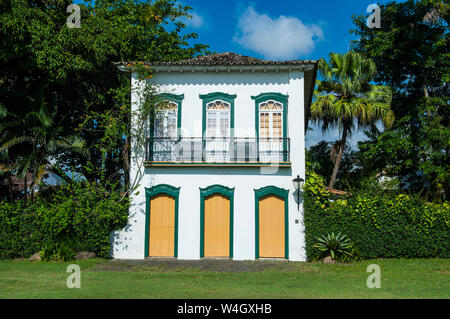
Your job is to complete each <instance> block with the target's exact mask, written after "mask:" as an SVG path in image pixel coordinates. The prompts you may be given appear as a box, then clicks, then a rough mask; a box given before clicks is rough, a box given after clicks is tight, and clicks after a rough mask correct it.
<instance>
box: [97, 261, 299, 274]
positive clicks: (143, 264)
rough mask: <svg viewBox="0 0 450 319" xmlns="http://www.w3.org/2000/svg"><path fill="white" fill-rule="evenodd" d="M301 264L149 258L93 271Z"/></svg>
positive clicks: (277, 267) (227, 269)
mask: <svg viewBox="0 0 450 319" xmlns="http://www.w3.org/2000/svg"><path fill="white" fill-rule="evenodd" d="M300 264H304V263H299V262H289V261H286V260H255V261H240V260H229V259H208V258H206V259H201V260H179V259H160V258H157V259H156V258H155V259H154V258H149V259H144V260H134V259H133V260H119V259H113V260H107V261H105V262H102V263H99V264H97V265H96V266H95V267H93V268H92V270H93V271H136V270H140V269H142V270H144V269H148V268H151V269H155V270H159V271H169V270H171V271H172V270H183V269H186V268H190V269H196V270H200V271H214V272H258V271H264V270H270V269H272V270H293V269H294V268H298V266H299V265H300Z"/></svg>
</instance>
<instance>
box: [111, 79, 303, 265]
mask: <svg viewBox="0 0 450 319" xmlns="http://www.w3.org/2000/svg"><path fill="white" fill-rule="evenodd" d="M303 81H304V79H303V73H302V72H300V71H291V72H288V71H283V72H274V71H273V72H217V73H216V72H204V73H201V72H195V73H187V72H184V73H157V74H155V75H154V77H153V79H152V83H153V84H156V85H157V86H158V87H159V91H160V92H167V93H174V94H184V100H183V102H182V136H193V137H201V136H202V100H201V99H200V98H199V95H200V94H208V93H212V92H222V93H228V94H236V95H237V97H236V99H235V119H234V123H235V124H234V125H235V132H234V136H236V137H255V123H254V121H255V114H254V112H255V101H254V100H252V99H251V96H256V95H258V94H260V93H267V92H277V93H282V94H287V95H288V96H289V100H288V117H287V118H288V137H289V138H290V160H291V162H292V166H291V167H290V168H258V167H147V168H145V173H144V174H141V179H140V182H139V185H140V186H139V188H138V190H137V191H135V192H134V193H133V194H132V204H131V208H130V219H129V225H128V226H127V227H126V228H125V229H124V230H122V231H119V232H115V233H114V234H112V240H113V246H112V256H113V257H114V258H128V259H142V258H144V246H145V238H146V236H145V188H149V187H151V186H155V185H158V184H169V185H172V186H175V187H181V188H180V195H179V220H178V222H179V232H178V258H179V259H199V258H200V191H199V188H205V187H207V186H210V185H213V184H220V185H223V186H227V187H230V188H233V187H234V226H233V227H234V253H233V258H234V259H236V260H249V259H250V260H251V259H254V258H255V199H254V197H255V196H254V189H258V188H261V187H265V186H268V185H273V186H277V187H280V188H283V189H288V190H289V259H290V260H296V261H304V260H306V255H305V250H304V232H303V221H302V211H303V208H302V205H300V211H298V209H297V202H296V195H294V189H293V184H292V180H293V179H294V178H295V177H296V176H297V175H300V177H303V178H305V151H304V150H305V139H304V131H305V128H304V90H303V87H304V82H303ZM132 85H133V86H136V85H142V83H141V82H139V81H137V80H136V76H135V75H134V74H133V76H132ZM138 91H139V90H136V91H135V92H133V94H132V102H136V101H138ZM134 108H136V105H134ZM142 160H143V156H142V154H136V153H133V156H132V163H131V164H132V165H131V173H130V174H131V179H134V178H135V177H136V176H137V175H139V174H137V172H138V171H139V169H140V168H141V169H144V168H143V167H142V165H140V163H141V162H142Z"/></svg>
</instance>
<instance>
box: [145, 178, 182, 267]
mask: <svg viewBox="0 0 450 319" xmlns="http://www.w3.org/2000/svg"><path fill="white" fill-rule="evenodd" d="M159 194H166V195H169V196H171V197H173V198H174V199H175V230H174V236H175V238H174V249H173V252H174V256H173V257H175V258H176V257H178V199H179V195H180V187H174V186H171V185H167V184H159V185H156V186H152V187H150V188H147V187H146V188H145V245H144V249H145V251H144V257H145V258H147V257H148V256H149V251H148V249H149V239H150V214H151V212H150V200H151V199H152V197H155V196H156V195H159Z"/></svg>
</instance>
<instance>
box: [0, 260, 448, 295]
mask: <svg viewBox="0 0 450 319" xmlns="http://www.w3.org/2000/svg"><path fill="white" fill-rule="evenodd" d="M76 263H77V264H78V265H79V266H80V268H81V288H80V289H76V288H75V289H69V288H67V286H66V280H67V277H68V275H69V273H67V272H66V267H67V265H68V264H69V263H57V262H30V261H26V260H22V261H13V260H0V298H158V299H162V298H183V299H184V298H252V299H253V298H450V290H449V284H450V280H449V274H450V260H449V259H409V260H407V259H380V260H368V261H364V262H359V263H355V264H351V265H337V264H333V265H329V264H318V263H289V267H287V268H286V269H283V270H274V269H270V270H264V271H259V272H237V273H223V272H222V273H219V272H212V271H203V270H199V269H198V268H176V269H171V270H167V269H161V268H157V267H153V268H150V267H145V266H137V265H135V266H133V267H129V268H127V269H123V270H106V271H105V270H102V271H100V269H102V267H101V266H102V265H104V264H105V263H110V262H109V261H105V260H101V259H93V260H87V261H79V262H76ZM369 264H378V265H379V266H380V267H381V288H379V289H376V288H374V289H369V288H367V286H366V280H367V277H368V276H369V275H370V273H367V272H366V267H367V266H368V265H369ZM103 269H104V268H103Z"/></svg>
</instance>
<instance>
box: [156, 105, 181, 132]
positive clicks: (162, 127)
mask: <svg viewBox="0 0 450 319" xmlns="http://www.w3.org/2000/svg"><path fill="white" fill-rule="evenodd" d="M177 122H178V104H177V103H175V102H172V101H169V100H165V101H162V102H160V103H158V104H157V105H156V110H155V124H154V125H155V132H154V136H155V137H156V138H163V137H164V138H176V136H177Z"/></svg>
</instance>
